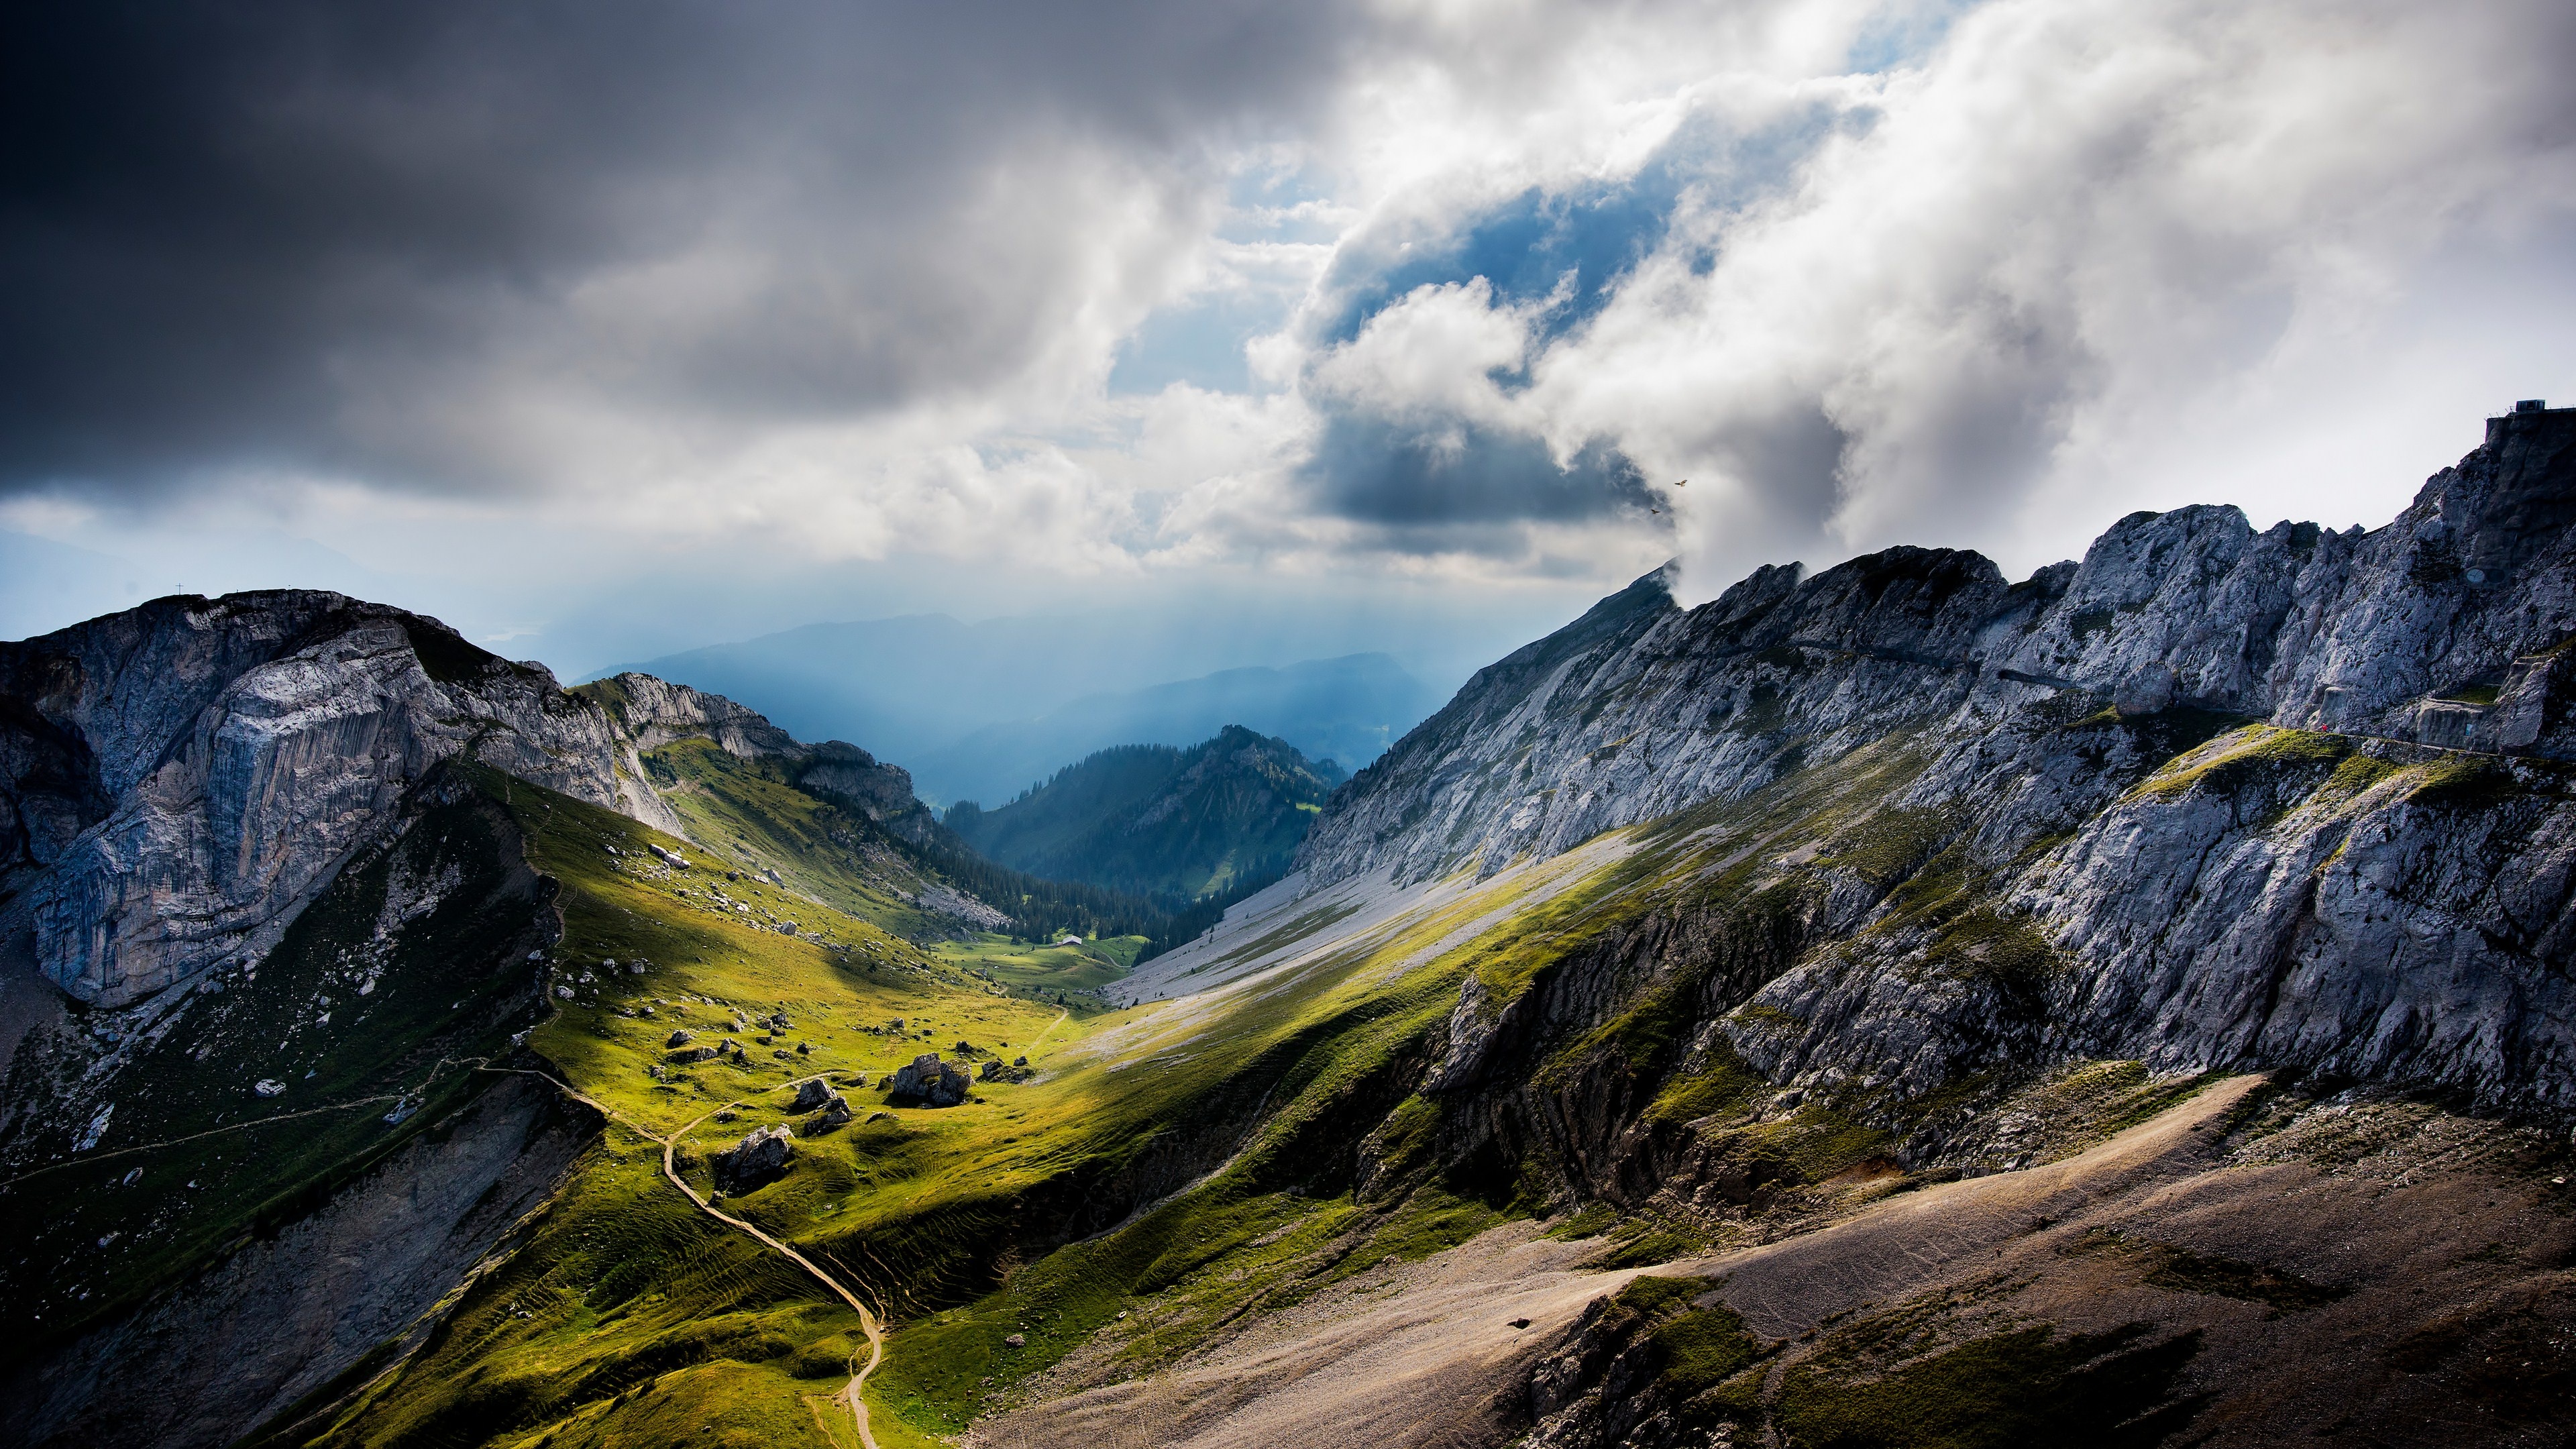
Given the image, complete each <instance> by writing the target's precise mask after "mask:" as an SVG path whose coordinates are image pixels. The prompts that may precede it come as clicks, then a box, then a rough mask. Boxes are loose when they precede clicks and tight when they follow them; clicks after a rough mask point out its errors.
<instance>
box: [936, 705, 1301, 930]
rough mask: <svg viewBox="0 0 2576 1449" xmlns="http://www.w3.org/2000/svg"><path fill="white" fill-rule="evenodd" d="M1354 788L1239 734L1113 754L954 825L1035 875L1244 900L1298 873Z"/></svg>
mask: <svg viewBox="0 0 2576 1449" xmlns="http://www.w3.org/2000/svg"><path fill="white" fill-rule="evenodd" d="M1346 778H1348V777H1347V776H1346V775H1344V774H1343V772H1342V770H1341V768H1340V767H1339V766H1337V765H1335V764H1334V763H1333V762H1332V761H1330V760H1324V761H1320V762H1318V761H1309V760H1308V759H1307V758H1306V757H1305V756H1304V755H1302V754H1299V753H1298V752H1297V749H1296V747H1295V746H1293V745H1291V744H1289V743H1288V742H1287V741H1286V740H1282V739H1276V738H1272V737H1267V736H1263V735H1259V734H1255V733H1254V732H1252V731H1251V730H1248V729H1245V728H1243V727H1242V726H1241V725H1228V726H1226V727H1225V728H1224V729H1223V730H1220V731H1219V732H1218V733H1217V735H1216V737H1215V738H1213V739H1210V740H1207V741H1205V742H1203V743H1201V744H1197V745H1193V746H1191V747H1190V748H1188V749H1175V748H1173V747H1172V746H1170V745H1122V746H1120V747H1118V748H1116V749H1110V750H1102V751H1100V752H1099V753H1097V754H1094V755H1092V756H1090V757H1088V758H1086V759H1084V760H1082V761H1081V762H1079V763H1077V764H1072V765H1067V766H1065V767H1064V768H1063V769H1061V770H1058V771H1057V772H1056V773H1055V775H1054V776H1053V778H1051V779H1049V780H1048V781H1047V782H1046V783H1045V784H1044V785H1041V786H1039V787H1037V788H1036V789H1033V790H1030V791H1029V792H1027V793H1026V794H1024V795H1022V796H1020V797H1019V798H1018V799H1016V800H1013V801H1011V802H1010V803H1009V804H1007V805H1004V806H1002V807H1000V808H998V809H994V810H985V809H982V808H980V807H979V806H977V805H976V804H975V802H973V801H971V800H969V801H960V802H959V803H958V804H955V805H952V806H950V807H949V808H948V812H947V814H946V816H945V817H944V820H945V823H946V824H947V826H948V828H949V829H950V830H953V831H955V832H956V833H957V835H958V837H959V838H960V839H962V840H964V841H965V842H966V843H967V844H968V845H971V846H973V847H974V848H975V849H976V850H978V851H981V852H982V853H984V854H985V855H987V856H990V857H992V858H993V859H994V860H997V861H1000V862H1001V863H1003V864H1004V865H1007V866H1011V867H1013V868H1014V869H1017V870H1022V871H1026V872H1028V873H1029V874H1031V875H1036V876H1044V877H1047V878H1049V879H1054V880H1077V881H1087V882H1089V883H1091V884H1093V885H1099V886H1107V887H1109V888H1111V889H1113V890H1120V891H1126V892H1129V893H1131V894H1135V895H1152V896H1172V897H1178V898H1180V899H1183V900H1194V899H1197V898H1199V897H1203V896H1209V895H1219V894H1234V895H1238V896H1239V895H1244V894H1249V893H1250V892H1249V891H1247V890H1245V887H1246V886H1248V885H1251V884H1253V883H1255V882H1258V883H1259V884H1262V885H1267V884H1269V883H1270V882H1271V881H1273V880H1276V879H1278V878H1279V877H1280V876H1282V875H1284V874H1286V873H1287V869H1288V862H1289V860H1290V858H1291V857H1292V856H1293V855H1294V854H1295V852H1296V849H1297V846H1298V843H1299V842H1301V841H1303V840H1304V839H1305V838H1306V828H1307V826H1308V824H1309V823H1310V822H1311V821H1312V820H1313V819H1314V817H1315V815H1316V814H1317V813H1318V812H1320V811H1321V810H1322V809H1323V804H1324V800H1325V798H1326V797H1327V796H1329V795H1331V793H1332V791H1333V787H1335V786H1337V785H1339V784H1341V783H1342V781H1343V780H1344V779H1346Z"/></svg>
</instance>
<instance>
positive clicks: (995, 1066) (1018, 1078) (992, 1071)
mask: <svg viewBox="0 0 2576 1449" xmlns="http://www.w3.org/2000/svg"><path fill="white" fill-rule="evenodd" d="M1036 1075H1037V1073H1035V1072H1032V1071H1030V1070H1028V1069H1027V1068H1025V1067H1006V1066H1004V1065H1002V1059H1001V1058H1000V1057H995V1058H993V1059H992V1060H991V1061H988V1062H986V1063H984V1070H982V1071H981V1072H978V1073H976V1077H977V1079H978V1080H980V1081H986V1082H1025V1081H1027V1080H1028V1079H1029V1078H1031V1077H1034V1076H1036Z"/></svg>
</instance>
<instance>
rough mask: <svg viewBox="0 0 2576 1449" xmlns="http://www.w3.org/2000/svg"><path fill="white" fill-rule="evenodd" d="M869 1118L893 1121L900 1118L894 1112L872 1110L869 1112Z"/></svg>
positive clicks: (872, 1120)
mask: <svg viewBox="0 0 2576 1449" xmlns="http://www.w3.org/2000/svg"><path fill="white" fill-rule="evenodd" d="M868 1120H869V1121H871V1122H893V1121H896V1120H899V1119H897V1118H896V1116H895V1115H894V1114H893V1113H892V1112H870V1113H869V1114H868Z"/></svg>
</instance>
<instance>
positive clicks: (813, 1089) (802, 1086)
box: [788, 1080, 835, 1112]
mask: <svg viewBox="0 0 2576 1449" xmlns="http://www.w3.org/2000/svg"><path fill="white" fill-rule="evenodd" d="M834 1095H835V1094H834V1092H833V1091H832V1089H831V1088H830V1087H827V1086H825V1085H824V1084H823V1083H822V1082H821V1081H819V1080H816V1081H810V1082H800V1083H798V1084H797V1087H796V1101H795V1103H794V1105H792V1106H790V1107H789V1108H788V1110H789V1111H791V1112H811V1111H814V1110H816V1109H818V1108H820V1107H821V1106H822V1105H823V1104H824V1103H825V1102H827V1101H830V1100H831V1099H832V1097H833V1096H834Z"/></svg>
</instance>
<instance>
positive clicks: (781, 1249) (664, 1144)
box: [482, 1066, 885, 1449]
mask: <svg viewBox="0 0 2576 1449" xmlns="http://www.w3.org/2000/svg"><path fill="white" fill-rule="evenodd" d="M482 1070H484V1071H487V1072H507V1073H511V1074H514V1075H518V1076H528V1077H537V1078H540V1079H542V1080H544V1081H547V1082H550V1083H552V1084H553V1085H554V1088H555V1090H557V1091H559V1092H561V1093H563V1094H564V1095H565V1096H567V1097H570V1098H571V1099H572V1100H574V1101H576V1102H579V1103H581V1104H582V1105H583V1106H585V1107H588V1108H590V1109H591V1110H592V1111H594V1112H597V1113H598V1114H600V1115H601V1116H602V1117H605V1118H607V1119H608V1120H609V1121H611V1122H614V1123H616V1124H617V1125H619V1126H620V1127H623V1128H625V1129H626V1130H627V1131H629V1132H632V1133H634V1134H635V1135H636V1136H638V1137H641V1138H643V1139H644V1140H646V1141H648V1142H655V1143H659V1144H660V1145H661V1148H662V1175H663V1176H664V1177H667V1178H669V1179H670V1180H671V1185H672V1186H673V1187H676V1188H678V1189H679V1190H680V1191H681V1192H682V1193H683V1194H685V1195H686V1196H687V1197H688V1199H689V1201H690V1203H691V1204H693V1205H694V1206H696V1208H697V1210H698V1211H700V1212H702V1213H705V1214H706V1215H707V1216H709V1217H711V1218H714V1219H715V1220H716V1221H717V1222H720V1223H723V1224H725V1225H727V1226H728V1227H733V1228H738V1229H740V1230H741V1231H743V1232H745V1233H748V1234H750V1235H751V1236H752V1237H753V1238H754V1239H757V1240H758V1241H759V1242H760V1243H761V1244H762V1245H763V1246H766V1247H768V1248H771V1249H773V1250H775V1251H776V1252H778V1253H780V1254H782V1255H783V1256H785V1257H786V1259H787V1260H788V1261H789V1262H791V1263H794V1264H795V1265H796V1266H797V1267H799V1268H802V1269H804V1270H805V1271H806V1272H808V1273H811V1274H813V1275H814V1279H815V1281H816V1282H818V1283H821V1284H822V1285H823V1286H824V1287H826V1288H829V1289H831V1290H832V1292H833V1294H834V1296H836V1297H838V1298H839V1299H840V1300H841V1301H842V1302H844V1303H846V1304H848V1305H850V1309H851V1311H852V1312H854V1313H856V1314H858V1315H859V1329H860V1331H861V1332H863V1333H865V1334H866V1335H867V1339H868V1361H867V1363H866V1364H864V1365H861V1366H858V1367H857V1368H855V1369H854V1371H853V1372H852V1373H851V1375H850V1382H849V1385H848V1387H846V1388H844V1389H842V1390H841V1393H840V1397H841V1398H842V1399H843V1400H844V1401H846V1402H847V1403H848V1405H849V1408H850V1419H851V1422H852V1423H853V1424H854V1425H855V1426H856V1427H857V1429H858V1431H859V1445H860V1449H878V1445H877V1440H876V1435H875V1434H874V1433H872V1432H871V1431H870V1430H869V1427H868V1406H867V1402H866V1400H865V1399H864V1398H863V1397H861V1390H863V1389H864V1388H865V1387H866V1385H867V1381H868V1375H870V1374H872V1373H875V1372H876V1371H877V1369H878V1368H879V1367H880V1366H881V1365H883V1364H884V1362H885V1330H884V1329H883V1327H882V1326H880V1325H879V1324H878V1322H877V1316H876V1314H875V1313H873V1312H871V1311H869V1309H868V1305H867V1304H865V1303H863V1302H861V1301H860V1299H859V1295H857V1294H856V1293H853V1292H851V1291H850V1290H849V1289H848V1288H847V1287H844V1286H843V1285H842V1283H841V1280H839V1279H838V1278H835V1277H833V1276H832V1275H831V1274H829V1273H826V1272H824V1271H823V1270H822V1269H821V1268H819V1267H817V1266H816V1265H815V1263H814V1261H813V1260H812V1259H811V1258H808V1257H806V1256H805V1255H804V1254H802V1253H800V1252H798V1251H796V1250H795V1249H794V1248H791V1247H789V1246H787V1245H786V1244H785V1243H783V1242H780V1241H779V1240H778V1239H776V1238H773V1237H771V1236H770V1235H769V1234H767V1233H764V1232H762V1231H761V1230H760V1229H758V1228H756V1227H753V1226H752V1225H751V1224H749V1223H747V1222H744V1221H743V1220H742V1219H740V1218H738V1217H735V1216H734V1215H732V1214H731V1213H728V1212H725V1211H723V1210H722V1209H720V1208H718V1207H717V1206H716V1205H715V1204H713V1203H711V1202H708V1201H707V1200H706V1199H705V1198H703V1197H700V1196H698V1190H697V1189H696V1188H693V1187H691V1186H689V1184H688V1183H687V1181H685V1180H684V1179H682V1178H681V1176H680V1172H679V1167H678V1165H677V1163H676V1162H675V1160H674V1159H675V1156H676V1154H677V1153H678V1150H679V1145H680V1139H681V1138H683V1137H686V1136H687V1135H689V1134H690V1133H691V1132H694V1131H696V1130H697V1129H698V1127H699V1126H700V1124H702V1123H704V1122H705V1121H706V1120H707V1119H708V1118H709V1117H713V1116H715V1115H716V1113H718V1112H729V1111H732V1110H733V1109H734V1108H737V1107H746V1106H752V1105H755V1099H753V1098H750V1097H745V1098H741V1099H740V1100H737V1101H732V1102H727V1103H725V1104H724V1105H723V1106H721V1107H716V1108H713V1109H711V1110H709V1111H708V1112H706V1113H705V1114H703V1115H701V1116H699V1117H698V1118H696V1119H695V1120H693V1121H691V1122H689V1123H688V1124H687V1125H686V1126H683V1127H680V1128H679V1129H677V1130H675V1131H674V1132H672V1133H671V1134H670V1135H669V1136H667V1137H665V1136H662V1135H661V1134H659V1133H655V1132H649V1131H647V1130H645V1129H644V1128H643V1127H642V1126H640V1125H638V1124H637V1123H635V1122H632V1121H629V1120H628V1119H627V1118H625V1117H624V1116H622V1115H620V1114H619V1113H618V1112H616V1111H615V1110H614V1109H612V1108H610V1107H609V1106H608V1105H607V1104H606V1103H604V1102H601V1101H599V1100H597V1099H596V1098H593V1097H591V1096H588V1095H587V1094H585V1093H583V1092H581V1091H579V1090H577V1089H576V1088H574V1087H573V1086H572V1085H571V1084H570V1083H568V1082H566V1081H564V1080H563V1079H562V1078H560V1077H556V1076H554V1075H552V1074H550V1073H547V1072H540V1071H534V1070H531V1069H529V1068H526V1067H493V1066H486V1067H484V1068H482ZM827 1075H829V1074H828V1073H823V1072H817V1073H815V1074H814V1075H812V1076H810V1077H798V1078H797V1079H795V1080H794V1081H791V1082H783V1083H781V1084H780V1085H779V1086H778V1087H773V1088H770V1089H769V1090H770V1091H773V1092H774V1091H779V1090H782V1089H783V1088H786V1087H798V1086H803V1085H804V1084H805V1083H807V1082H819V1081H822V1080H824V1078H825V1077H826V1076H827ZM763 1095H766V1094H765V1093H764V1094H763ZM850 1357H851V1358H852V1359H853V1360H855V1359H856V1358H857V1357H858V1355H857V1354H855V1353H854V1354H852V1355H850Z"/></svg>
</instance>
